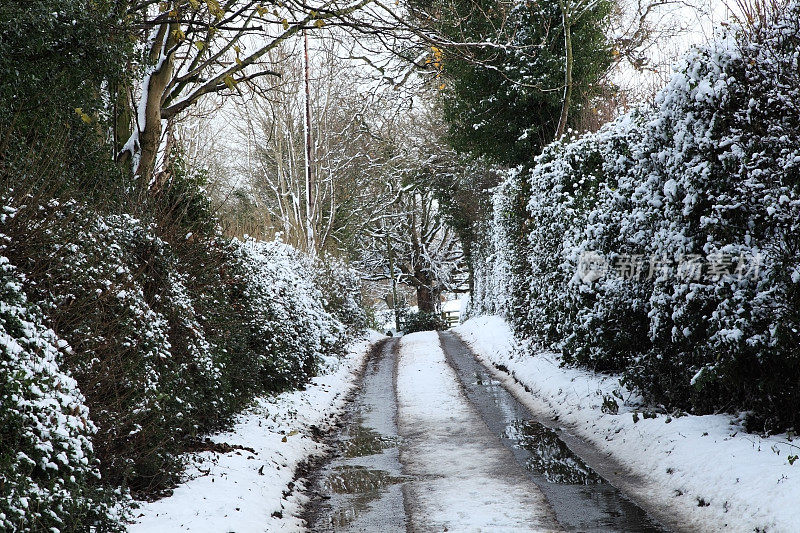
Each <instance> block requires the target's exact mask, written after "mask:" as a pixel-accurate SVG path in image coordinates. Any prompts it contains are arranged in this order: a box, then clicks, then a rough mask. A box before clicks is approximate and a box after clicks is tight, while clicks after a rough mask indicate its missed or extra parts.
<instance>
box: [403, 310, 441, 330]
mask: <svg viewBox="0 0 800 533" xmlns="http://www.w3.org/2000/svg"><path fill="white" fill-rule="evenodd" d="M401 326H402V328H403V333H404V334H409V333H417V332H418V331H444V330H446V329H447V322H445V320H444V319H443V318H442V317H441V316H440V315H439V314H438V313H428V312H425V311H415V312H405V313H403V314H402V316H401Z"/></svg>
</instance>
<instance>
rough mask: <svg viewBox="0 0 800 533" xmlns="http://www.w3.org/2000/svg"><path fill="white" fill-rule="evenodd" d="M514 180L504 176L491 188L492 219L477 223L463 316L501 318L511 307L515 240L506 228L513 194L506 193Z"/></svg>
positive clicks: (511, 188) (511, 210) (511, 187)
mask: <svg viewBox="0 0 800 533" xmlns="http://www.w3.org/2000/svg"><path fill="white" fill-rule="evenodd" d="M515 179H517V178H516V174H513V175H510V176H506V178H505V179H504V180H503V181H502V182H501V183H500V184H499V185H498V186H497V187H495V188H494V189H493V190H492V218H491V220H486V221H480V222H478V224H479V226H478V229H477V230H476V232H475V234H476V237H475V239H474V243H473V245H472V258H471V260H472V268H473V270H474V279H473V290H472V294H471V296H470V300H469V305H468V308H467V312H466V315H467V316H470V315H473V314H493V315H501V316H504V317H505V316H507V313H508V310H509V309H510V308H511V306H512V303H511V298H512V296H511V295H512V277H511V270H512V269H511V261H510V250H511V249H512V248H513V247H514V243H515V242H516V241H515V238H514V234H513V233H510V232H509V231H508V230H509V228H510V222H511V221H510V220H509V217H511V216H512V215H513V209H512V202H513V198H514V197H515V195H514V194H510V193H511V192H513V191H514V190H515V189H514V183H515V182H514V180H515Z"/></svg>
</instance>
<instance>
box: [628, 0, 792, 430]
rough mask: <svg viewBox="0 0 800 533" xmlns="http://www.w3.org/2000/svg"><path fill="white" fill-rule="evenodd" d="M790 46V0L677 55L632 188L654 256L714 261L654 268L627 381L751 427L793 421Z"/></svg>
mask: <svg viewBox="0 0 800 533" xmlns="http://www.w3.org/2000/svg"><path fill="white" fill-rule="evenodd" d="M798 56H800V3H798V2H792V3H791V4H790V5H789V7H788V8H787V11H786V13H785V14H784V15H783V16H781V17H780V18H779V19H778V20H777V21H776V22H775V24H774V26H772V27H769V28H760V29H759V31H752V30H748V29H740V30H739V32H738V34H736V35H735V36H734V35H732V36H730V37H729V38H728V39H726V40H723V41H721V42H718V43H716V44H715V45H713V46H711V47H709V48H707V49H700V50H696V51H694V52H693V53H692V54H690V55H689V56H688V57H687V58H686V59H685V62H684V64H683V65H682V66H681V68H680V69H679V71H678V73H677V74H676V75H675V76H674V78H673V79H672V81H671V82H670V84H669V85H668V86H667V88H666V89H665V90H664V91H663V92H662V94H661V96H660V99H659V102H658V110H657V113H656V114H655V116H654V117H653V120H651V121H650V123H649V124H648V125H647V129H646V130H645V132H644V135H645V142H644V143H643V147H642V156H641V157H640V159H641V160H642V161H643V163H645V162H646V164H647V172H648V175H647V179H645V180H643V181H642V183H641V185H640V187H639V190H638V191H637V192H636V194H635V195H634V201H635V203H636V205H637V206H638V208H639V209H638V211H640V212H641V214H637V216H639V217H641V218H644V219H645V220H648V221H650V224H649V227H650V228H651V229H650V231H651V241H650V243H649V245H648V250H649V251H650V252H651V253H652V254H653V255H656V256H658V257H661V256H666V257H668V258H679V257H684V258H685V257H691V256H692V255H693V254H697V255H699V256H700V257H704V258H714V259H715V260H714V263H715V264H716V266H717V268H715V271H713V272H709V271H706V272H705V273H704V274H703V275H701V276H699V277H697V278H695V277H693V276H685V275H684V276H682V275H681V272H677V271H675V270H674V269H663V270H662V271H661V275H659V276H658V277H656V278H655V280H654V290H653V293H652V295H651V298H650V303H651V307H652V308H651V311H650V318H651V323H650V334H651V337H652V338H653V343H654V348H653V351H652V352H650V353H649V354H648V355H647V356H646V357H645V358H644V359H643V360H642V361H641V371H640V372H639V373H638V374H636V377H637V378H638V381H639V382H640V383H641V384H642V385H643V386H644V387H645V388H646V389H647V390H650V391H652V392H653V395H654V397H656V398H659V399H660V398H666V397H671V398H676V399H677V401H682V402H687V403H689V404H691V405H694V406H695V407H697V408H698V409H701V410H711V409H714V408H717V407H719V406H722V405H725V404H726V403H728V404H733V405H736V406H739V407H744V408H748V409H752V410H755V411H756V413H755V414H754V416H753V418H752V419H751V422H755V421H756V420H758V421H759V422H758V426H760V427H761V429H764V428H765V427H767V428H770V427H779V426H784V425H787V424H789V425H791V424H798V422H800V419H798V415H797V410H796V406H797V405H798V404H800V385H798V383H800V333H799V330H800V321H798V309H800V307H798V304H799V303H800V299H799V298H798V288H799V287H798V282H800V276H798V275H797V272H798V270H797V269H798V260H799V259H798V255H797V251H798V249H800V238H799V237H798V236H799V235H800V234H798V225H799V224H800V218H798V215H800V146H798V138H800V105H798V102H799V101H800V69H799V68H798ZM719 266H722V267H723V268H722V269H719V268H718V267H719ZM725 270H728V272H725ZM666 359H668V360H669V361H670V363H669V364H668V365H667V366H668V367H669V369H668V370H666V369H665V368H664V367H665V363H664V361H665V360H666ZM653 369H656V371H657V372H658V373H659V374H660V375H662V376H664V377H668V378H670V379H671V380H672V381H673V382H670V381H669V380H665V384H664V383H659V381H658V380H653V379H652V378H651V377H650V376H651V375H652V374H653Z"/></svg>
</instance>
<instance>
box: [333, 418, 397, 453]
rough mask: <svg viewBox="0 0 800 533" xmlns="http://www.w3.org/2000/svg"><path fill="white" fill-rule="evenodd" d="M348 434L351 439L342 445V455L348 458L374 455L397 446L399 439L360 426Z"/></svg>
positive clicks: (357, 425) (350, 430) (356, 426)
mask: <svg viewBox="0 0 800 533" xmlns="http://www.w3.org/2000/svg"><path fill="white" fill-rule="evenodd" d="M348 434H349V438H348V439H347V440H344V441H342V442H341V444H340V447H341V450H342V455H343V456H344V457H348V458H352V457H364V456H367V455H374V454H376V453H381V452H382V451H383V450H385V449H387V448H394V447H395V446H397V438H395V437H390V436H387V435H382V434H380V433H378V432H377V431H375V430H373V429H371V428H367V427H364V426H362V425H360V424H356V425H355V427H352V428H350V429H349V430H348Z"/></svg>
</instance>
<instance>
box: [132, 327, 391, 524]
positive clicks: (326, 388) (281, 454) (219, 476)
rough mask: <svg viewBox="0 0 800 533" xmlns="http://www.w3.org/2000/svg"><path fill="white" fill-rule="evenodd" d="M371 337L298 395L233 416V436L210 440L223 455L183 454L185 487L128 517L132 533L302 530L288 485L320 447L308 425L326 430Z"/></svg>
mask: <svg viewBox="0 0 800 533" xmlns="http://www.w3.org/2000/svg"><path fill="white" fill-rule="evenodd" d="M380 338H382V335H380V334H378V333H376V332H370V333H369V334H368V336H367V338H365V339H363V340H361V341H358V342H356V343H354V344H351V345H350V347H349V350H348V353H347V355H346V356H345V357H344V358H342V359H336V358H329V359H328V360H327V363H326V364H327V372H326V373H324V374H322V375H320V376H318V377H316V378H314V379H313V380H312V381H311V382H310V383H309V384H308V386H307V387H306V389H305V390H303V391H292V392H287V393H284V394H281V395H279V396H277V397H274V398H261V399H259V400H258V401H257V402H256V404H255V405H254V406H253V407H252V408H250V409H249V410H247V411H246V412H245V413H243V414H242V415H240V416H239V417H237V420H236V422H235V425H234V427H233V429H232V430H230V431H227V432H224V433H220V434H217V435H214V436H213V437H211V441H212V442H214V443H218V444H222V443H225V444H228V445H230V446H231V447H233V448H232V449H230V451H228V452H226V453H221V452H210V451H206V452H199V453H194V454H190V457H189V458H188V463H189V466H188V468H187V470H186V477H187V481H186V482H185V483H183V484H181V485H180V486H178V487H177V488H176V489H175V491H174V493H173V494H172V495H171V496H169V497H167V498H163V499H161V500H158V501H155V502H141V503H140V505H141V507H140V508H139V509H138V510H134V513H133V516H134V517H135V523H133V524H132V525H130V527H129V531H131V532H132V533H146V532H153V533H161V532H163V531H192V532H194V533H202V532H206V531H207V532H214V533H218V532H220V531H236V532H237V533H248V532H256V531H277V530H283V531H291V530H299V529H302V527H303V524H302V521H301V520H300V519H299V518H297V517H296V514H298V511H299V510H300V508H301V506H302V504H303V503H304V499H303V496H302V495H300V494H298V492H297V489H298V488H299V487H298V485H300V484H301V483H302V482H296V481H294V478H295V471H296V469H297V467H298V466H299V465H300V464H301V463H302V462H303V461H305V460H307V459H309V458H310V457H311V456H313V455H315V454H319V453H321V451H322V449H323V445H322V444H320V443H318V442H316V441H315V440H314V439H313V438H312V428H313V426H317V427H320V428H322V429H324V428H325V426H326V425H327V424H329V423H330V422H331V420H332V418H334V417H335V415H336V413H337V412H338V411H339V410H340V409H341V408H342V407H343V405H344V401H345V398H346V397H347V394H348V393H349V392H350V390H351V389H352V388H353V387H354V386H355V383H356V380H357V378H358V375H359V371H360V369H361V367H362V365H363V364H364V362H365V358H366V356H367V354H368V352H369V348H370V346H371V344H372V343H374V342H376V341H377V340H379V339H380Z"/></svg>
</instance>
